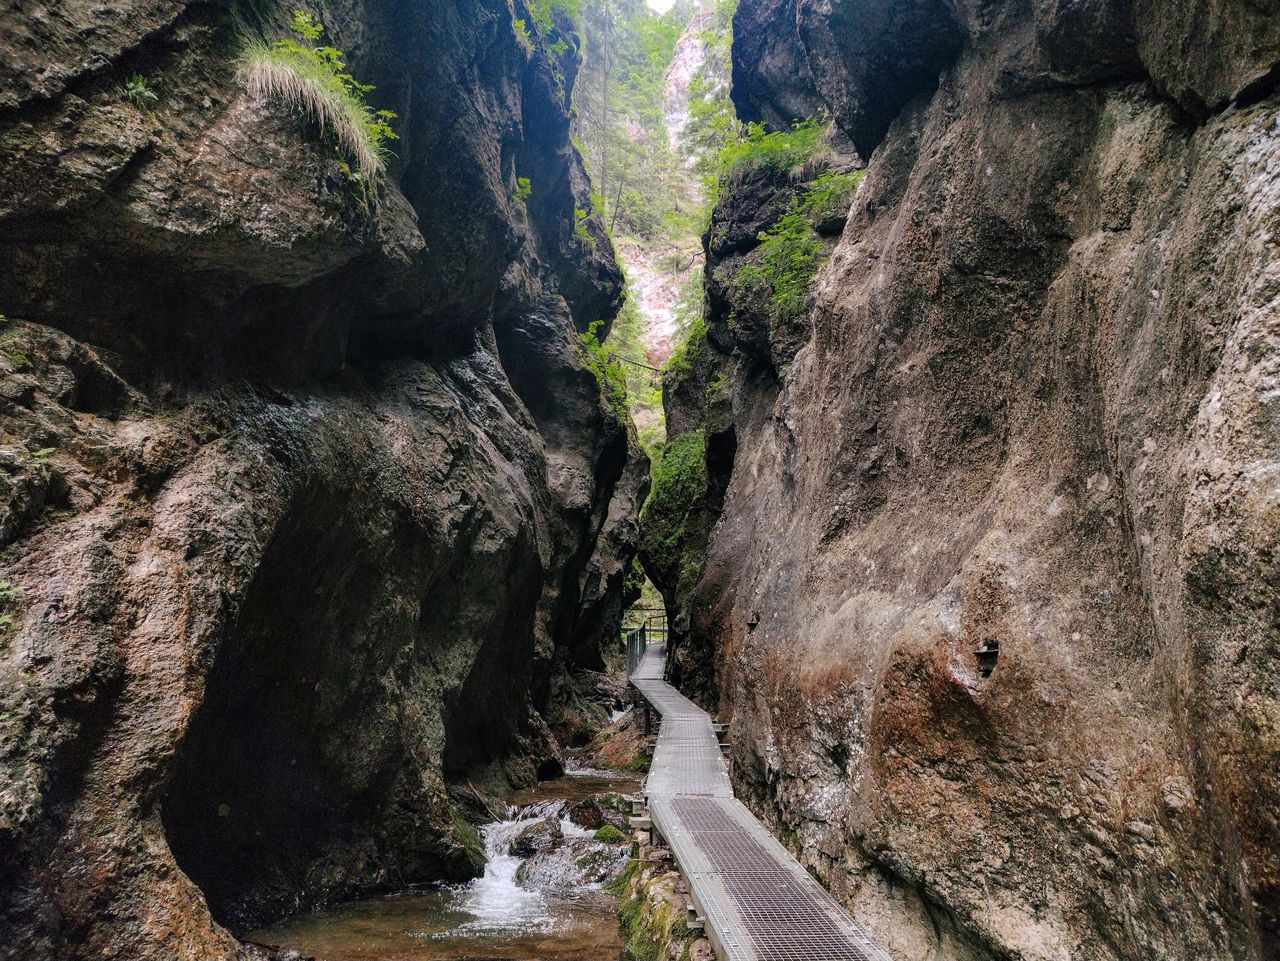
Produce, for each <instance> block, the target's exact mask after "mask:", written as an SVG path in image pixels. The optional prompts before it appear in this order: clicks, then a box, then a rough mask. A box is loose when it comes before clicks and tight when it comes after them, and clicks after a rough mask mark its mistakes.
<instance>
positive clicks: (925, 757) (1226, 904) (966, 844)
mask: <svg viewBox="0 0 1280 961" xmlns="http://www.w3.org/2000/svg"><path fill="white" fill-rule="evenodd" d="M775 9H776V7H775V5H773V4H770V3H767V2H765V0H742V4H741V7H740V9H739V15H738V19H737V21H736V22H737V24H738V27H739V30H740V33H739V35H738V37H737V38H736V40H735V43H736V45H737V46H736V49H737V50H738V51H739V54H740V55H739V62H738V64H737V72H736V74H735V79H736V81H737V83H738V85H739V86H738V87H737V89H736V90H735V97H737V98H739V100H740V103H742V104H744V105H745V112H747V113H748V114H754V115H757V116H765V117H770V116H778V117H782V118H783V119H790V118H791V116H792V114H791V113H790V110H791V108H790V107H789V106H788V104H789V103H792V102H802V101H803V98H804V96H807V94H806V92H805V91H804V90H801V91H799V92H798V93H797V94H796V97H795V98H794V99H793V101H788V100H786V99H785V98H780V97H778V96H777V95H776V94H775V93H774V91H775V90H776V89H778V88H779V87H780V86H782V85H784V79H783V78H782V77H781V76H780V75H779V74H777V73H775V72H770V71H772V70H773V68H774V66H775V65H780V64H781V65H785V64H787V63H791V62H794V61H796V60H797V59H803V61H804V62H805V63H807V65H808V68H809V69H808V76H809V77H811V80H812V86H813V88H814V89H815V90H816V91H818V93H819V94H820V95H821V97H822V98H823V102H824V104H825V106H826V108H827V109H828V110H829V111H830V114H831V115H832V116H833V117H834V118H835V119H836V120H837V122H838V123H839V124H840V125H841V127H842V128H843V130H844V131H845V133H847V134H848V135H849V137H850V138H851V139H852V140H853V142H854V144H855V145H856V147H857V149H858V151H859V153H861V154H862V155H863V156H864V157H866V158H867V159H868V172H867V176H866V179H865V181H863V183H862V185H861V187H860V188H859V190H858V192H857V194H856V196H855V198H854V201H853V204H852V210H851V212H850V215H849V219H848V223H847V225H846V226H845V228H844V231H843V235H842V237H841V239H840V241H839V243H838V245H836V247H835V250H834V253H833V254H832V256H831V258H830V260H829V261H828V263H827V265H826V266H825V268H824V269H823V270H822V271H821V272H820V274H819V275H818V277H817V279H816V282H815V284H814V287H813V298H812V301H811V308H810V311H809V317H808V320H809V331H808V333H807V336H806V338H805V340H804V341H803V343H802V344H801V345H800V346H799V349H798V351H797V352H796V353H795V354H794V359H793V360H792V361H791V362H790V364H789V366H785V365H784V366H783V367H782V368H781V369H780V368H779V365H778V364H777V363H775V362H774V360H776V358H774V359H773V360H770V359H768V358H766V357H764V356H763V355H762V352H761V350H760V349H759V344H758V342H753V341H750V340H744V338H743V337H741V336H738V335H737V334H736V333H735V331H734V329H733V326H732V324H730V323H729V321H730V320H731V319H732V318H733V309H734V308H735V307H736V306H737V305H735V304H733V303H729V304H727V305H725V304H722V303H719V302H718V301H717V297H718V296H719V294H720V293H721V292H722V291H723V287H722V286H719V287H717V286H716V285H715V284H714V275H713V286H712V288H711V298H710V301H709V303H710V308H709V309H710V312H711V318H710V319H711V332H710V335H709V337H708V345H707V348H706V351H707V355H706V361H705V366H704V367H702V368H699V369H702V370H715V369H719V370H725V371H728V372H730V374H731V378H730V382H729V386H728V387H727V388H726V389H727V390H728V392H729V398H728V400H727V401H724V402H723V403H726V404H727V405H728V406H729V408H730V410H729V413H728V414H727V415H724V414H722V413H717V408H716V406H715V405H714V404H713V405H711V406H709V407H708V406H706V405H705V403H704V400H703V398H702V394H701V392H700V391H699V390H697V389H690V390H686V391H685V392H684V395H683V399H682V395H681V388H682V385H681V384H675V385H670V387H669V390H668V403H669V404H675V406H677V407H682V408H683V412H682V413H677V416H675V417H674V418H673V419H674V420H676V421H677V422H679V421H680V419H681V417H683V418H684V421H683V422H684V423H695V424H704V425H708V429H714V430H716V431H720V432H721V433H723V432H725V431H728V430H731V431H732V432H733V434H734V436H735V439H736V454H735V456H734V458H733V461H732V465H731V467H726V466H725V465H723V464H722V465H721V466H720V467H719V468H718V469H717V468H716V467H714V466H713V465H712V464H711V463H710V462H708V464H707V471H706V473H707V476H708V477H716V476H719V478H720V482H721V483H722V484H723V485H724V496H723V509H722V511H721V512H720V513H719V520H718V523H717V525H716V526H715V527H714V529H713V530H710V531H708V532H706V537H707V547H706V549H705V552H704V553H703V557H702V565H701V567H700V568H699V569H698V571H697V575H696V576H697V582H696V586H694V587H693V588H692V589H691V590H690V591H689V592H688V594H687V597H686V598H685V600H684V603H683V604H682V605H681V609H680V610H679V611H677V612H676V613H677V614H678V615H679V616H683V617H684V618H687V620H688V638H687V639H686V640H685V641H684V646H685V650H684V652H683V653H682V654H681V656H680V660H681V662H682V663H683V664H685V665H688V666H690V668H691V669H693V668H698V666H699V665H701V673H700V674H699V673H698V671H696V670H693V671H692V673H693V674H696V675H697V676H692V677H688V678H687V680H688V681H689V682H690V683H691V684H692V686H693V687H694V688H695V689H697V688H699V687H701V688H702V690H703V695H704V697H706V698H707V699H709V700H713V701H714V700H717V699H718V703H719V706H720V708H721V709H722V711H723V712H724V713H725V714H726V715H727V716H731V718H732V737H731V739H732V741H733V742H734V745H735V748H734V762H735V769H736V773H737V779H738V786H739V788H740V789H741V791H742V792H743V793H744V795H745V796H746V797H747V798H748V799H749V801H750V803H751V804H752V805H753V807H754V808H755V809H756V810H757V811H758V812H760V813H761V815H762V816H763V817H765V818H766V819H767V820H769V821H770V822H772V823H773V824H775V825H776V826H777V828H778V830H779V833H780V834H781V835H782V836H783V837H784V838H785V839H787V840H788V842H789V843H791V844H792V845H793V847H794V848H795V849H796V850H797V852H798V853H799V855H800V857H801V858H802V860H804V861H805V863H807V864H808V865H809V866H811V867H812V868H813V869H814V870H815V871H817V872H818V873H819V874H820V875H821V876H822V877H824V878H825V879H826V880H827V881H829V883H830V885H831V887H832V888H833V890H835V891H836V892H837V893H838V894H839V896H840V897H841V898H843V899H844V901H845V902H846V903H847V904H849V905H850V906H851V908H852V909H853V911H854V913H855V914H856V915H857V916H858V917H859V918H860V919H861V920H863V921H864V922H866V923H867V924H868V925H869V927H870V928H871V929H872V930H873V931H874V933H875V934H876V935H877V936H878V938H879V939H880V940H881V941H883V942H884V943H885V944H886V946H888V947H889V948H890V949H891V950H892V952H893V953H894V955H895V957H901V958H911V959H923V958H965V959H968V958H1026V959H1067V958H1072V959H1127V961H1132V959H1139V958H1142V959H1188V961H1190V959H1200V958H1238V959H1262V958H1276V957H1280V841H1278V838H1280V807H1277V805H1276V804H1275V798H1276V797H1277V793H1278V791H1280V780H1278V772H1280V735H1278V734H1277V731H1280V670H1278V669H1277V663H1280V662H1278V661H1277V653H1280V612H1278V610H1277V606H1276V598H1277V597H1278V596H1280V567H1278V566H1277V558H1278V557H1280V553H1278V552H1280V545H1278V538H1280V409H1278V408H1277V402H1278V401H1277V393H1276V378H1277V376H1280V349H1278V348H1280V236H1278V234H1277V231H1278V230H1280V119H1278V118H1280V96H1277V93H1276V86H1275V78H1276V76H1277V64H1278V63H1280V8H1277V7H1276V5H1275V3H1248V2H1235V0H1221V2H1209V3H1200V4H1190V5H1188V4H1178V3H1165V2H1159V0H1151V2H1142V3H1133V4H1129V3H1123V2H1111V0H1103V2H1095V3H1053V2H1044V3H1040V2H1037V3H1033V4H1028V3H1014V2H1008V3H1000V2H997V3H977V2H969V0H960V2H957V3H954V4H952V3H942V2H934V0H922V2H918V3H876V2H870V0H831V2H825V3H818V2H808V0H798V2H797V4H796V9H795V15H794V19H793V21H791V22H792V23H793V24H794V30H793V35H792V36H791V37H790V40H789V41H785V42H789V43H791V44H792V45H793V46H792V49H791V51H790V53H787V54H784V53H779V52H777V48H778V47H779V46H780V45H781V44H783V43H784V41H783V40H782V39H781V38H779V37H777V36H774V37H771V38H769V39H768V41H767V45H768V46H769V47H770V48H771V49H773V50H774V51H775V53H774V54H773V55H771V56H769V57H762V58H756V59H748V58H745V57H743V56H741V53H742V51H746V50H750V49H756V48H761V47H763V46H764V45H766V40H765V38H762V37H757V36H750V35H746V34H744V33H742V32H741V31H742V30H743V27H744V26H746V27H750V25H752V24H768V23H771V22H772V21H771V20H770V18H769V15H768V14H769V13H770V12H771V11H774V10H775ZM753 45H754V46H753ZM757 68H758V69H759V70H761V71H763V74H762V75H760V76H758V77H757V76H756V74H755V73H754V71H755V70H756V69H757ZM757 81H758V82H757ZM809 82H810V81H808V80H806V81H805V86H807V85H808V84H809ZM761 104H765V105H769V106H767V109H766V107H762V106H761ZM743 191H745V192H746V193H747V196H743V195H742V192H743ZM763 196H764V195H762V194H761V193H760V189H759V185H758V184H753V183H742V184H739V185H738V186H737V188H735V192H734V193H731V194H730V196H729V197H727V198H726V199H725V200H724V201H723V202H722V205H721V213H720V215H719V216H720V217H721V218H722V219H723V217H724V216H725V215H726V213H727V212H729V211H731V210H733V209H739V210H743V211H746V212H747V218H748V219H750V218H752V217H755V216H756V213H755V212H756V211H758V210H759V209H760V208H761V198H762V197H763ZM729 216H730V217H731V218H732V215H731V214H730V215H729ZM751 229H755V228H754V227H753V228H751ZM747 233H750V230H748V231H747ZM724 234H725V232H724V231H723V230H722V231H721V233H720V234H717V232H716V229H715V228H714V227H713V231H712V234H711V235H710V237H709V246H710V251H709V252H710V255H711V258H712V260H711V264H712V268H713V270H714V267H715V262H716V258H717V256H719V254H718V253H717V251H716V249H715V244H716V243H717V237H722V236H724ZM746 306H747V310H748V314H749V312H750V305H746ZM739 319H740V318H739ZM725 418H727V420H726V419H725ZM646 536H647V535H646ZM662 586H663V587H664V588H670V586H671V585H670V584H669V583H668V584H664V585H662ZM678 619H679V618H678V617H677V620H678ZM995 645H998V660H997V661H996V666H995V669H994V671H993V672H992V673H991V674H990V676H988V677H984V676H983V675H982V674H981V673H980V672H979V670H978V663H977V660H976V658H975V654H974V651H975V650H976V649H978V648H979V647H994V646H995ZM712 666H714V670H715V673H714V675H710V674H709V673H708V672H709V671H710V670H711V669H712Z"/></svg>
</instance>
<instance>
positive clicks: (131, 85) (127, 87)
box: [120, 73, 160, 108]
mask: <svg viewBox="0 0 1280 961" xmlns="http://www.w3.org/2000/svg"><path fill="white" fill-rule="evenodd" d="M120 92H121V93H122V94H124V99H125V100H128V101H129V102H130V103H131V104H133V105H134V106H135V107H139V108H141V107H149V106H151V104H153V103H155V102H156V101H157V100H159V99H160V98H159V97H157V96H156V93H155V91H154V90H152V89H151V84H150V83H148V82H147V78H146V77H144V76H143V75H142V74H140V73H135V74H134V75H133V76H132V77H130V78H129V79H128V80H126V81H125V82H124V86H123V87H122V88H121V91H120Z"/></svg>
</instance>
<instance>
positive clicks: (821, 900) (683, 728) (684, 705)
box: [631, 645, 889, 961]
mask: <svg viewBox="0 0 1280 961" xmlns="http://www.w3.org/2000/svg"><path fill="white" fill-rule="evenodd" d="M665 661H666V647H665V645H657V646H652V647H649V648H647V649H646V650H645V651H644V654H643V656H642V657H641V658H640V661H639V663H638V665H637V666H636V669H635V670H634V671H633V672H632V674H631V683H632V685H633V686H634V687H635V688H636V690H638V691H639V692H640V693H641V694H643V695H644V697H645V698H646V699H647V700H648V701H649V703H650V704H652V705H653V706H654V708H656V709H657V711H658V712H659V713H660V714H661V715H662V726H661V727H660V728H659V731H658V740H657V745H656V746H655V748H654V752H653V763H652V764H651V766H650V769H649V776H648V778H647V779H646V780H645V787H644V793H645V796H646V799H647V801H648V804H649V814H650V817H651V818H652V819H653V825H654V827H655V828H656V829H657V831H658V833H659V834H661V835H662V837H663V838H664V839H665V840H666V842H667V844H669V845H670V846H671V853H672V854H673V855H674V857H675V859H676V863H677V864H678V865H679V866H680V870H681V871H683V872H684V875H685V877H686V878H687V879H688V881H689V890H690V893H691V894H692V896H693V901H694V904H695V905H696V907H697V909H698V911H699V912H700V913H701V914H702V916H703V918H705V920H706V928H707V934H708V935H709V937H710V939H711V943H712V944H713V945H714V946H715V949H716V954H717V956H718V957H719V958H720V961H889V956H888V955H887V954H885V953H884V952H883V951H882V950H881V949H880V948H878V947H877V946H876V945H875V944H874V943H872V941H871V939H870V938H868V937H867V936H866V934H865V933H863V931H862V929H861V928H859V927H858V926H857V925H856V924H855V923H854V922H853V919H852V918H850V917H849V915H848V914H846V913H845V911H844V909H843V908H841V907H840V905H839V904H837V903H836V901H835V899H834V898H832V897H831V895H829V894H828V893H827V892H826V891H825V890H824V889H823V888H822V886H821V885H820V884H818V882H817V881H815V880H814V879H813V878H812V877H810V875H809V874H808V872H806V871H805V870H804V868H802V867H800V865H799V863H798V862H797V861H796V859H795V858H793V857H792V856H791V854H790V853H789V852H788V851H787V849H786V848H784V847H783V846H782V845H781V844H779V843H778V841H777V839H775V838H774V837H773V835H772V834H770V833H769V832H768V831H766V830H765V829H764V826H763V825H761V824H760V822H759V821H757V820H756V819H755V817H754V816H753V815H752V814H751V812H750V811H749V810H747V808H746V806H745V805H743V804H742V802H740V801H738V800H736V799H735V798H734V796H733V788H732V787H731V786H730V784H729V772H728V769H727V768H726V767H725V762H724V756H723V754H722V753H721V750H720V744H719V740H718V739H717V737H716V733H715V729H714V728H713V727H712V724H711V718H710V717H709V716H708V715H707V713H706V711H704V710H702V708H700V707H698V706H697V705H696V704H694V703H693V702H692V701H690V700H689V699H688V698H687V697H685V696H684V695H683V694H681V693H680V692H679V691H677V690H676V689H675V688H673V687H672V686H671V685H670V684H668V683H667V682H666V681H664V680H663V679H662V674H663V667H664V665H665Z"/></svg>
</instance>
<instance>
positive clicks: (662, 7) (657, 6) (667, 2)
mask: <svg viewBox="0 0 1280 961" xmlns="http://www.w3.org/2000/svg"><path fill="white" fill-rule="evenodd" d="M675 2H676V0H649V6H651V7H652V8H653V9H654V10H657V11H658V12H659V13H666V12H667V11H668V10H670V9H671V5H672V4H673V3H675Z"/></svg>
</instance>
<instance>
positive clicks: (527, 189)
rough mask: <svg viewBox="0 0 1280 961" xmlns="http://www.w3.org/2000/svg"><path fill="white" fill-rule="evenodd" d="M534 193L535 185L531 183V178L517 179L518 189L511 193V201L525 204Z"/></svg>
mask: <svg viewBox="0 0 1280 961" xmlns="http://www.w3.org/2000/svg"><path fill="white" fill-rule="evenodd" d="M532 193H533V184H532V183H531V182H530V181H529V178H528V177H517V178H516V189H515V190H513V191H511V199H512V200H514V201H516V202H518V203H524V202H525V201H526V200H528V199H529V197H530V195H532Z"/></svg>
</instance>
